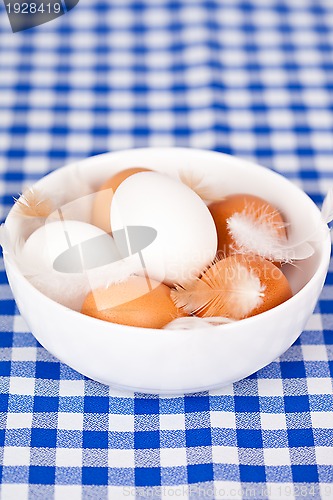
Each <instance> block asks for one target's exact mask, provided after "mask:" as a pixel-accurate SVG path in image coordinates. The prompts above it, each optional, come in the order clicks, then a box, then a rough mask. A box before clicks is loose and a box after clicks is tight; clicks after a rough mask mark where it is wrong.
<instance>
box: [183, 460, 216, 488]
mask: <svg viewBox="0 0 333 500" xmlns="http://www.w3.org/2000/svg"><path fill="white" fill-rule="evenodd" d="M187 475H188V482H189V483H190V484H193V483H199V482H200V483H201V482H205V481H213V479H214V473H213V464H194V465H188V466H187Z"/></svg>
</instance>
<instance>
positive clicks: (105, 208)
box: [92, 167, 150, 233]
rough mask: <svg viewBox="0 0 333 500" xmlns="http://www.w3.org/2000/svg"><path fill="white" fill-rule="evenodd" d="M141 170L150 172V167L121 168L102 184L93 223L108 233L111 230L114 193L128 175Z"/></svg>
mask: <svg viewBox="0 0 333 500" xmlns="http://www.w3.org/2000/svg"><path fill="white" fill-rule="evenodd" d="M139 172H150V169H148V168H143V167H133V168H127V169H126V170H121V171H120V172H118V173H116V174H115V175H114V176H113V177H111V178H110V179H108V180H107V181H106V182H104V184H102V185H101V186H100V188H99V190H98V193H97V194H96V197H95V200H94V204H93V209H92V224H94V225H95V226H97V227H100V228H101V229H103V230H104V231H106V232H107V233H110V232H111V226H110V207H111V201H112V196H113V193H114V192H115V191H116V189H117V188H118V187H119V186H120V184H121V183H122V182H123V181H124V180H125V179H127V177H130V176H131V175H133V174H138V173H139Z"/></svg>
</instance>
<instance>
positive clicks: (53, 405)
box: [34, 396, 59, 412]
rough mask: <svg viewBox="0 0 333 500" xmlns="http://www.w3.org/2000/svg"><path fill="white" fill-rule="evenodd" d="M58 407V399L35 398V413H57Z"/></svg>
mask: <svg viewBox="0 0 333 500" xmlns="http://www.w3.org/2000/svg"><path fill="white" fill-rule="evenodd" d="M58 406H59V398H56V397H48V396H35V398H34V411H35V412H57V411H58Z"/></svg>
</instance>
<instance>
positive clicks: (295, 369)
mask: <svg viewBox="0 0 333 500" xmlns="http://www.w3.org/2000/svg"><path fill="white" fill-rule="evenodd" d="M280 369H281V375H282V378H305V377H306V373H305V366H304V363H303V361H281V362H280Z"/></svg>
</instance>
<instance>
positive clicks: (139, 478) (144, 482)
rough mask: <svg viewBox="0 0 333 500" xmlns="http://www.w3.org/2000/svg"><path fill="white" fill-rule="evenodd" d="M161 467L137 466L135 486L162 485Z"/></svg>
mask: <svg viewBox="0 0 333 500" xmlns="http://www.w3.org/2000/svg"><path fill="white" fill-rule="evenodd" d="M160 485H161V469H160V468H159V467H136V468H135V486H160Z"/></svg>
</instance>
